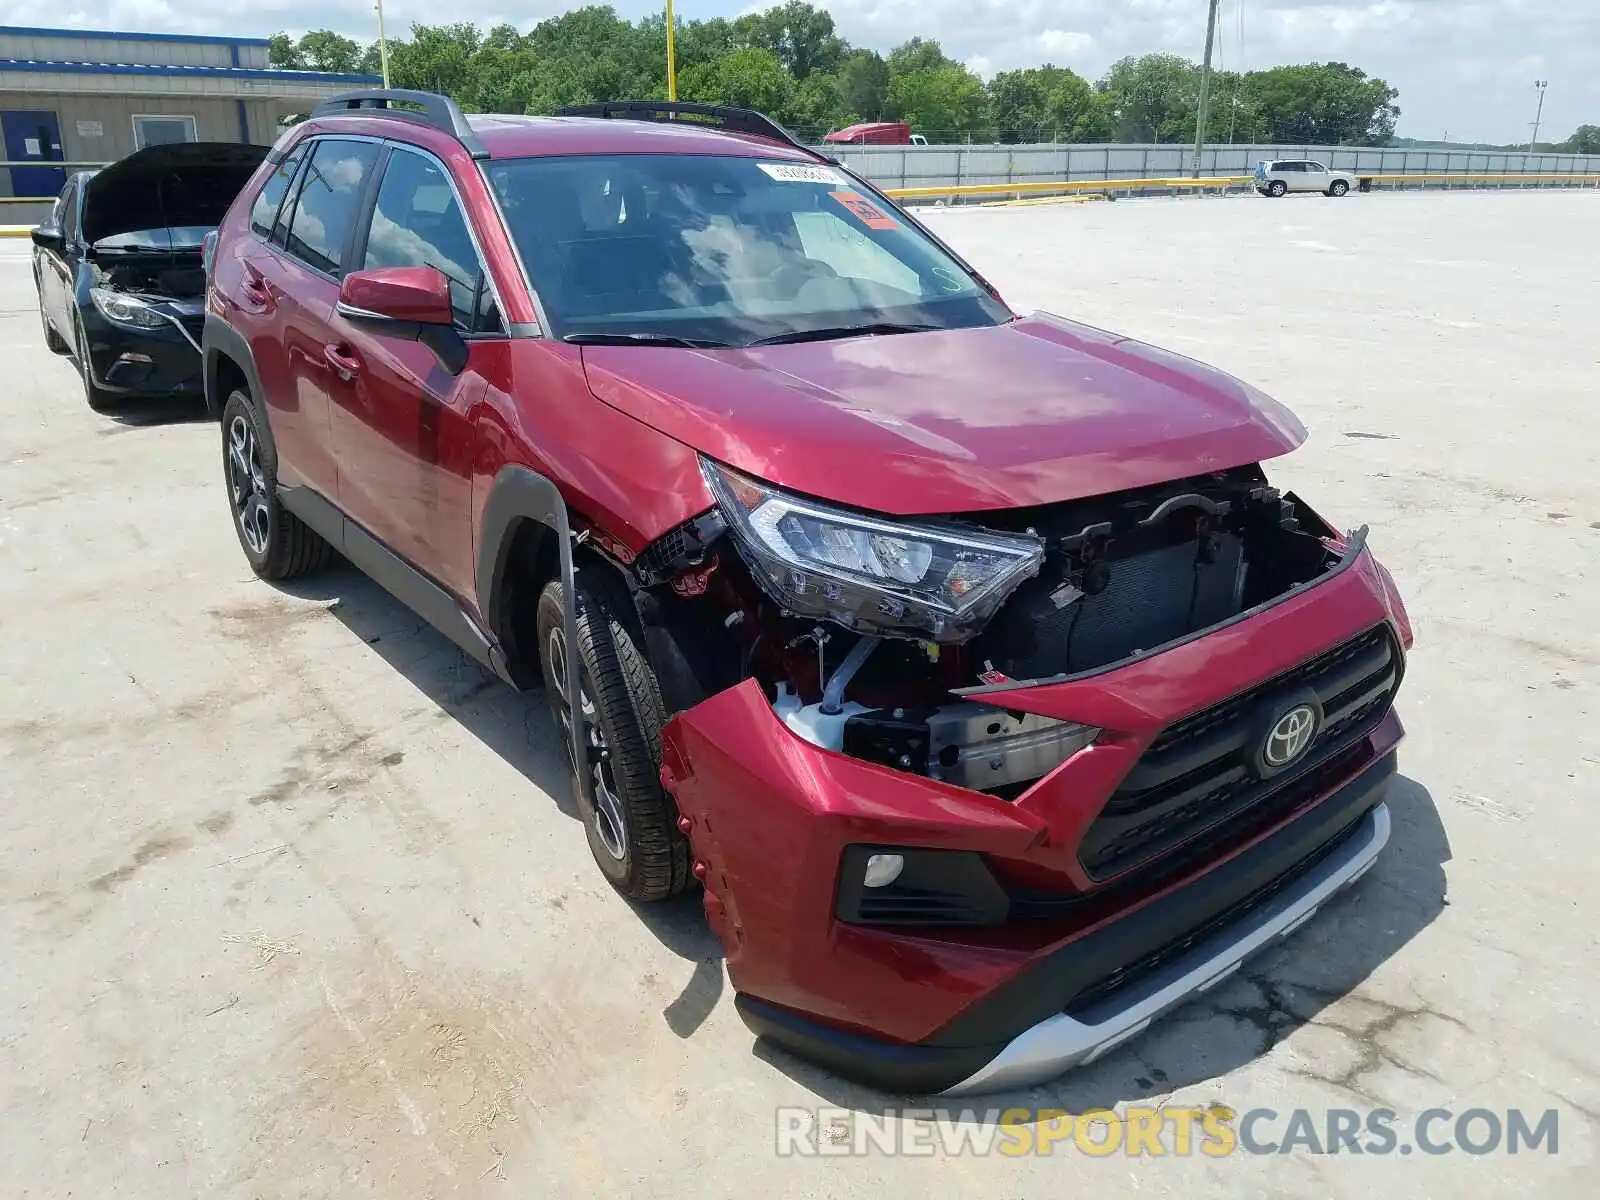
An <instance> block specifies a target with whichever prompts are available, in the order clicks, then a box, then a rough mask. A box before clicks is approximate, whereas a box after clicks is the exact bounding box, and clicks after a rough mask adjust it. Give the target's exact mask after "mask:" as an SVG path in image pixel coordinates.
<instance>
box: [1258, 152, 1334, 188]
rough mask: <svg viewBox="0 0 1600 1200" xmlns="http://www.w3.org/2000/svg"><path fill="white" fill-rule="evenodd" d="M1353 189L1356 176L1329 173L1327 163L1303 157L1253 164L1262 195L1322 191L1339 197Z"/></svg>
mask: <svg viewBox="0 0 1600 1200" xmlns="http://www.w3.org/2000/svg"><path fill="white" fill-rule="evenodd" d="M1355 186H1356V177H1355V176H1354V175H1351V174H1349V173H1347V172H1345V171H1330V170H1328V167H1327V164H1325V163H1319V162H1312V161H1310V160H1309V159H1303V158H1286V159H1280V160H1279V161H1277V162H1258V163H1257V164H1256V191H1258V192H1260V193H1261V194H1262V195H1263V196H1281V195H1283V194H1284V193H1285V192H1321V193H1322V194H1323V195H1324V196H1342V195H1344V194H1345V193H1346V192H1348V191H1349V190H1350V189H1351V188H1353V187H1355Z"/></svg>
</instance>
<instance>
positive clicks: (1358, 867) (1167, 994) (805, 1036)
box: [735, 755, 1394, 1096]
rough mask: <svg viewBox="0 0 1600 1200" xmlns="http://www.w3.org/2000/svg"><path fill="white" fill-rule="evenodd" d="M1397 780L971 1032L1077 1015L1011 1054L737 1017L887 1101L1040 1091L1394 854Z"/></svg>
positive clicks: (1008, 994)
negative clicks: (1134, 950)
mask: <svg viewBox="0 0 1600 1200" xmlns="http://www.w3.org/2000/svg"><path fill="white" fill-rule="evenodd" d="M1393 773H1394V756H1393V755H1389V756H1387V757H1385V758H1384V759H1382V760H1380V761H1379V762H1378V763H1375V764H1374V765H1373V766H1372V767H1370V768H1368V770H1367V771H1365V772H1363V773H1362V775H1360V776H1358V777H1357V778H1356V779H1354V780H1352V781H1351V782H1350V783H1349V784H1347V785H1346V786H1345V787H1344V788H1342V789H1341V790H1340V792H1339V793H1338V794H1337V795H1335V796H1330V797H1329V798H1328V799H1327V800H1325V801H1324V802H1323V803H1322V804H1321V805H1320V806H1318V808H1317V809H1315V810H1313V812H1312V813H1311V814H1309V815H1308V816H1307V817H1304V818H1302V819H1301V820H1300V821H1297V822H1294V823H1292V824H1291V825H1289V826H1287V827H1285V828H1284V829H1282V830H1280V831H1279V832H1278V833H1277V834H1276V835H1274V836H1273V837H1272V838H1270V839H1268V840H1267V841H1266V842H1263V843H1260V844H1259V845H1257V846H1255V847H1253V848H1252V849H1251V851H1250V852H1249V853H1247V854H1245V855H1241V856H1240V857H1239V858H1237V859H1234V860H1232V861H1231V862H1229V863H1228V864H1227V865H1226V866H1225V867H1224V868H1222V869H1219V870H1218V871H1215V872H1213V873H1211V874H1209V875H1206V876H1202V877H1201V878H1200V879H1199V880H1198V881H1197V882H1195V883H1194V884H1191V885H1190V886H1188V887H1185V888H1182V889H1180V890H1178V891H1175V892H1171V893H1168V894H1167V895H1166V896H1165V897H1163V898H1162V899H1161V900H1160V901H1158V902H1156V903H1154V904H1151V905H1148V906H1146V907H1145V908H1143V909H1140V910H1139V911H1138V912H1136V913H1134V914H1132V915H1131V916H1129V917H1126V918H1123V919H1122V920H1120V921H1117V922H1115V923H1113V924H1111V925H1108V926H1105V927H1103V928H1101V929H1100V930H1097V931H1096V932H1095V933H1094V934H1091V935H1089V936H1088V937H1085V938H1083V939H1080V940H1079V941H1076V942H1073V943H1070V944H1068V945H1067V946H1065V947H1063V948H1062V949H1061V950H1058V951H1057V952H1056V953H1055V954H1053V955H1051V956H1049V957H1048V958H1045V959H1042V960H1040V961H1039V962H1038V963H1037V964H1036V965H1035V966H1034V967H1032V968H1031V969H1030V970H1029V971H1028V972H1027V973H1026V974H1025V975H1023V976H1021V977H1019V978H1018V979H1016V980H1014V981H1013V982H1012V984H1010V985H1008V987H1007V988H1006V989H1005V990H1004V993H1003V994H998V995H995V996H991V997H988V998H986V1000H985V1001H984V1002H983V1004H982V1005H981V1006H980V1011H979V1012H977V1013H974V1014H969V1015H968V1017H967V1018H966V1019H965V1020H964V1022H963V1027H964V1028H965V1029H970V1030H971V1031H972V1033H974V1034H979V1035H980V1036H981V1033H982V1031H983V1030H984V1029H985V1028H988V1029H991V1030H1003V1029H1006V1028H1008V1027H1010V1026H1013V1025H1015V1024H1016V1023H1017V1020H1018V1016H1019V1015H1020V1014H1023V1013H1026V1012H1027V1011H1028V1010H1029V1009H1030V1008H1035V1007H1037V1006H1038V1004H1039V1002H1040V1001H1041V1000H1042V1001H1043V1003H1044V1004H1045V1005H1047V1006H1048V1005H1050V1004H1054V1005H1056V1006H1057V1007H1058V1008H1060V1006H1061V1005H1063V1004H1067V1005H1068V1006H1067V1008H1066V1009H1065V1010H1064V1011H1057V1012H1055V1013H1053V1014H1052V1015H1050V1016H1048V1017H1045V1018H1044V1019H1043V1020H1040V1021H1038V1022H1036V1023H1034V1024H1031V1025H1027V1024H1026V1023H1025V1022H1026V1020H1027V1018H1026V1017H1022V1020H1023V1022H1024V1025H1023V1027H1022V1028H1021V1029H1020V1030H1019V1031H1017V1032H1016V1033H1014V1034H1013V1035H1011V1036H1009V1037H1008V1038H1007V1039H1006V1040H1002V1041H995V1042H987V1043H982V1044H977V1045H970V1046H964V1045H942V1044H941V1045H933V1044H921V1045H911V1046H906V1045H900V1044H896V1043H892V1042H886V1041H883V1040H881V1039H875V1038H871V1037H867V1036H863V1035H861V1034H856V1033H848V1032H844V1031H841V1030H838V1029H834V1028H830V1027H828V1026H825V1025H822V1024H820V1023H819V1022H816V1021H812V1020H808V1019H807V1018H805V1017H804V1016H802V1015H800V1014H798V1013H794V1012H790V1011H786V1010H783V1009H780V1008H777V1007H776V1006H774V1005H770V1004H767V1003H765V1002H763V1001H761V1000H758V999H755V998H752V997H749V996H744V995H740V996H739V997H738V998H737V999H736V1001H735V1004H736V1006H737V1008H738V1010H739V1013H740V1015H741V1016H742V1017H743V1018H744V1020H745V1023H746V1024H747V1025H748V1026H749V1027H750V1028H751V1030H752V1031H754V1032H755V1033H756V1034H758V1035H760V1036H763V1037H765V1038H767V1039H768V1040H770V1041H772V1042H773V1043H775V1044H777V1045H779V1046H782V1047H784V1048H785V1049H787V1050H789V1051H791V1052H793V1053H795V1054H797V1055H799V1056H800V1057H802V1058H806V1059H809V1060H811V1061H813V1062H817V1063H820V1064H822V1065H824V1066H826V1067H828V1068H829V1069H831V1070H833V1071H835V1072H836V1073H838V1074H840V1075H843V1076H845V1077H847V1078H850V1079H853V1080H856V1081H857V1082H860V1083H865V1084H868V1085H869V1086H872V1087H876V1088H880V1089H882V1090H884V1091H889V1092H900V1093H907V1094H929V1093H941V1094H943V1095H947V1096H960V1095H970V1094H977V1093H983V1092H993V1091H999V1090H1001V1089H1004V1088H1013V1087H1027V1086H1029V1085H1032V1084H1035V1083H1040V1082H1042V1081H1044V1080H1047V1079H1050V1078H1053V1077H1054V1076H1056V1075H1059V1074H1061V1073H1062V1072H1063V1071H1067V1070H1070V1069H1071V1068H1073V1067H1077V1066H1084V1065H1087V1064H1088V1063H1092V1062H1094V1061H1095V1060H1096V1059H1098V1058H1100V1057H1101V1056H1103V1055H1105V1054H1106V1053H1108V1052H1110V1051H1111V1050H1113V1049H1115V1048H1116V1047H1117V1046H1120V1045H1122V1044H1123V1043H1124V1042H1127V1041H1130V1040H1131V1039H1133V1038H1134V1037H1137V1036H1138V1035H1139V1034H1140V1033H1143V1032H1144V1031H1145V1030H1146V1029H1148V1028H1149V1027H1150V1025H1151V1023H1152V1022H1154V1021H1155V1020H1156V1019H1157V1018H1159V1017H1161V1016H1162V1015H1164V1014H1165V1013H1167V1012H1169V1011H1171V1010H1172V1009H1174V1008H1177V1007H1178V1006H1179V1005H1181V1004H1183V1003H1185V1002H1186V1001H1188V1000H1190V999H1192V998H1193V997H1195V996H1197V995H1201V994H1203V993H1205V992H1207V991H1210V990H1211V989H1212V988H1214V987H1216V986H1217V984H1219V983H1221V982H1222V981H1223V980H1224V979H1226V978H1227V977H1228V976H1230V975H1232V974H1233V973H1234V972H1235V971H1237V970H1238V969H1239V967H1240V966H1241V965H1243V963H1244V961H1245V960H1246V959H1247V958H1249V957H1251V956H1252V955H1254V954H1257V953H1259V952H1260V951H1262V950H1265V949H1267V948H1268V947H1269V946H1271V945H1273V944H1274V943H1275V942H1277V941H1279V940H1281V939H1283V938H1286V937H1288V936H1289V935H1290V934H1292V933H1294V932H1295V931H1296V930H1297V929H1299V928H1300V927H1301V926H1302V925H1304V924H1305V923H1306V922H1307V921H1309V920H1310V919H1311V918H1312V917H1313V916H1315V915H1316V913H1317V910H1318V909H1320V908H1321V907H1322V905H1323V904H1325V903H1326V902H1327V901H1328V900H1330V899H1332V898H1333V897H1334V896H1336V895H1337V894H1338V893H1340V892H1341V891H1343V890H1344V889H1345V888H1348V887H1349V886H1350V885H1352V884H1353V883H1355V882H1356V880H1358V879H1360V878H1361V877H1362V876H1363V875H1364V874H1366V872H1367V870H1368V869H1369V868H1370V867H1371V866H1372V864H1373V863H1374V862H1375V861H1376V860H1377V857H1378V854H1379V852H1380V851H1381V850H1382V849H1383V847H1384V846H1385V845H1386V844H1387V843H1388V841H1389V828H1390V818H1389V809H1388V807H1387V806H1386V805H1385V804H1384V803H1383V795H1384V792H1385V789H1386V788H1387V785H1388V782H1389V779H1390V777H1391V776H1392V775H1393ZM1352 812H1353V813H1355V816H1354V818H1353V820H1352V818H1351V815H1350V814H1351V813H1352ZM1286 864H1287V865H1286ZM1195 925H1198V926H1199V927H1201V928H1202V929H1204V930H1205V931H1206V932H1205V933H1204V934H1203V935H1202V936H1200V937H1196V936H1195V935H1194V934H1192V933H1191V934H1180V935H1178V937H1177V938H1176V939H1175V940H1168V941H1167V942H1165V943H1164V944H1158V945H1155V946H1154V947H1153V948H1152V950H1151V951H1149V952H1148V953H1147V954H1146V955H1145V956H1144V957H1145V958H1146V959H1147V960H1148V962H1149V965H1148V966H1147V968H1146V969H1145V970H1143V971H1141V972H1137V973H1134V974H1132V975H1131V976H1130V977H1129V978H1128V979H1127V982H1126V983H1125V984H1123V985H1122V986H1120V987H1117V988H1114V989H1112V990H1110V991H1109V992H1104V993H1101V994H1099V995H1097V996H1095V997H1094V998H1093V999H1092V1000H1091V1001H1090V1002H1089V1003H1087V1004H1082V1005H1073V1004H1069V1003H1068V998H1069V997H1070V996H1071V995H1072V994H1073V990H1074V989H1075V988H1079V987H1081V986H1082V984H1083V983H1084V981H1085V980H1089V979H1092V978H1094V977H1095V976H1096V975H1097V974H1098V972H1099V971H1100V970H1101V969H1102V965H1101V962H1100V960H1101V959H1103V958H1105V957H1108V955H1107V951H1108V950H1110V951H1111V953H1110V955H1109V957H1121V956H1123V955H1125V954H1126V953H1127V950H1128V947H1129V944H1130V943H1131V944H1132V945H1134V946H1143V945H1145V944H1148V943H1151V942H1160V939H1161V938H1163V937H1166V936H1167V931H1169V930H1174V929H1184V928H1189V927H1193V926H1195ZM1163 951H1166V953H1163ZM956 1036H957V1037H960V1036H961V1035H960V1034H959V1033H958V1034H957V1035H956ZM941 1040H944V1039H941Z"/></svg>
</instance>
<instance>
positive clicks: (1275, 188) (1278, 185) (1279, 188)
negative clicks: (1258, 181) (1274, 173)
mask: <svg viewBox="0 0 1600 1200" xmlns="http://www.w3.org/2000/svg"><path fill="white" fill-rule="evenodd" d="M1288 190H1289V185H1288V184H1287V183H1285V182H1284V181H1283V180H1281V179H1274V180H1273V181H1272V182H1271V183H1269V184H1267V195H1269V196H1272V197H1274V198H1276V197H1278V196H1281V195H1283V194H1284V193H1285V192H1287V191H1288Z"/></svg>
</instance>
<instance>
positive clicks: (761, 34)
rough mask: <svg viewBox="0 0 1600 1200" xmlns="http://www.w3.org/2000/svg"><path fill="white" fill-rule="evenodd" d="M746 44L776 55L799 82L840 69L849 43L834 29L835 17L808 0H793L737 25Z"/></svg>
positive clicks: (751, 15)
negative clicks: (819, 73)
mask: <svg viewBox="0 0 1600 1200" xmlns="http://www.w3.org/2000/svg"><path fill="white" fill-rule="evenodd" d="M734 26H735V28H736V29H737V30H738V32H739V34H740V35H741V37H742V38H743V39H744V44H745V45H749V46H759V47H760V48H761V49H763V50H766V51H768V52H770V53H771V54H772V56H773V57H774V58H776V59H777V60H778V62H780V63H781V64H782V65H783V69H784V70H785V71H787V72H788V73H789V74H790V75H792V76H793V77H794V78H795V79H796V80H803V79H805V77H806V76H808V75H810V74H811V73H812V72H813V71H833V70H837V69H838V66H839V62H840V60H841V59H842V58H843V57H844V51H845V44H844V41H843V39H841V38H840V37H839V36H838V35H837V34H836V33H835V32H834V28H833V14H831V13H829V12H826V11H824V10H823V9H819V8H813V7H812V6H811V5H809V4H807V3H806V2H805V0H789V2H788V3H787V4H784V5H782V6H780V7H776V8H769V9H767V10H766V11H765V12H759V13H750V14H749V15H747V16H743V17H740V18H739V19H738V20H737V21H736V22H734Z"/></svg>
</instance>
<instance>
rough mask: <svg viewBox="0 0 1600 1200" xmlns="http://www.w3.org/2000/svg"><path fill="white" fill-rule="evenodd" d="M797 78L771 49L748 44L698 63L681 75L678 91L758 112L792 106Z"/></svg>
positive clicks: (685, 96)
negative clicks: (790, 100) (795, 78)
mask: <svg viewBox="0 0 1600 1200" xmlns="http://www.w3.org/2000/svg"><path fill="white" fill-rule="evenodd" d="M794 88H795V82H794V78H793V76H791V75H790V74H789V73H788V72H787V71H785V70H784V69H783V64H782V63H780V62H779V61H778V59H777V57H776V56H775V55H773V54H772V52H771V51H769V50H762V49H760V48H758V47H755V46H748V47H746V48H745V49H743V50H734V51H731V52H730V53H728V54H724V55H723V56H722V57H721V58H716V59H713V60H711V61H710V62H704V63H696V64H695V65H694V66H692V67H690V68H689V69H688V70H687V71H683V72H681V73H680V74H679V76H678V95H679V96H680V97H682V98H683V99H685V100H698V101H700V102H701V103H703V104H729V105H732V106H733V107H735V108H753V109H755V110H756V111H757V112H763V113H774V114H776V113H780V112H782V111H783V110H784V109H785V108H787V107H788V104H789V98H790V96H791V95H792V94H793V92H794Z"/></svg>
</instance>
